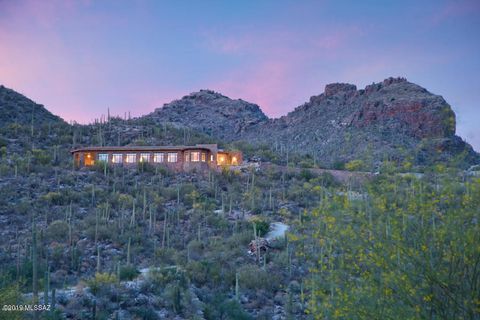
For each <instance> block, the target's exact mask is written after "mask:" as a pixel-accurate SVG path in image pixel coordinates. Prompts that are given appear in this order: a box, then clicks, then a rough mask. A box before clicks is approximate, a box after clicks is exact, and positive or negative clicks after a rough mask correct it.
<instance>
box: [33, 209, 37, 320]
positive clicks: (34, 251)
mask: <svg viewBox="0 0 480 320" xmlns="http://www.w3.org/2000/svg"><path fill="white" fill-rule="evenodd" d="M32 220H33V221H32V224H33V225H32V291H33V304H34V305H35V304H38V265H37V264H38V262H37V258H38V257H37V225H36V222H35V216H33V218H32ZM33 317H34V319H38V312H36V311H34V313H33Z"/></svg>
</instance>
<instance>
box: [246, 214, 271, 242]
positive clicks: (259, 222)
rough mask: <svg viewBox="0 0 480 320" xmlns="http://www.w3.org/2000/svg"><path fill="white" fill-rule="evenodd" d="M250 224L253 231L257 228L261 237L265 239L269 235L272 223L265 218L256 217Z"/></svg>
mask: <svg viewBox="0 0 480 320" xmlns="http://www.w3.org/2000/svg"><path fill="white" fill-rule="evenodd" d="M250 222H251V223H252V230H253V228H254V227H255V229H256V230H257V235H258V236H259V237H263V236H264V235H266V234H267V232H268V230H270V223H269V222H268V220H267V219H265V218H264V217H260V216H255V217H253V218H252V219H251V220H250Z"/></svg>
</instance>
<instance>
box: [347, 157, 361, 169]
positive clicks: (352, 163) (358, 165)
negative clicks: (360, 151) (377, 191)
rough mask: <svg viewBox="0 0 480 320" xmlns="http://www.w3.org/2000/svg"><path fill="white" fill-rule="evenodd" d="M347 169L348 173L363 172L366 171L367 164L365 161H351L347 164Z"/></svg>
mask: <svg viewBox="0 0 480 320" xmlns="http://www.w3.org/2000/svg"><path fill="white" fill-rule="evenodd" d="M345 169H347V170H348V171H361V170H365V162H363V160H359V159H356V160H351V161H349V162H347V163H346V164H345Z"/></svg>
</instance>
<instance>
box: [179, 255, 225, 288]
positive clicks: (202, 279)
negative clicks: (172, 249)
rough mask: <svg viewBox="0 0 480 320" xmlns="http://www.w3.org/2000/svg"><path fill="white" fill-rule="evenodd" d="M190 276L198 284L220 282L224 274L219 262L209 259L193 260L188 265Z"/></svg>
mask: <svg viewBox="0 0 480 320" xmlns="http://www.w3.org/2000/svg"><path fill="white" fill-rule="evenodd" d="M187 271H188V275H189V278H190V279H191V280H192V281H193V282H194V283H195V284H196V285H198V286H203V285H205V284H207V283H209V284H215V283H217V284H218V283H220V282H221V279H222V276H221V272H220V267H219V266H218V264H217V263H213V262H210V261H208V260H201V261H192V262H190V263H189V264H188V265H187Z"/></svg>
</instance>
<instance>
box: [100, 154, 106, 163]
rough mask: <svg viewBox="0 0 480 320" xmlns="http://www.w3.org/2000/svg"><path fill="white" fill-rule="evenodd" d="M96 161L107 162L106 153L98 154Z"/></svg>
mask: <svg viewBox="0 0 480 320" xmlns="http://www.w3.org/2000/svg"><path fill="white" fill-rule="evenodd" d="M98 161H103V162H108V154H107V153H99V154H98Z"/></svg>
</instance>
